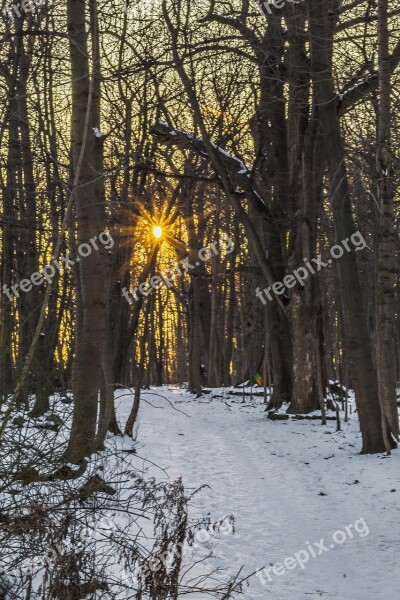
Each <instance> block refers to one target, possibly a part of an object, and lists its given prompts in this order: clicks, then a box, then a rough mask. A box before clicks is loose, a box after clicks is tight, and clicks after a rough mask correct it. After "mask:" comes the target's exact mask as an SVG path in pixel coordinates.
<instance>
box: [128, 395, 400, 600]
mask: <svg viewBox="0 0 400 600" xmlns="http://www.w3.org/2000/svg"><path fill="white" fill-rule="evenodd" d="M151 392H152V393H148V392H143V402H142V406H141V412H140V417H139V428H138V438H137V439H138V446H137V450H138V455H139V456H140V457H144V458H143V466H144V467H145V468H146V469H148V470H149V472H150V473H151V474H152V475H154V476H155V477H157V479H169V480H173V479H175V478H177V477H179V476H182V478H183V481H184V484H185V487H187V488H189V489H190V490H192V489H196V488H199V487H200V486H201V485H203V484H207V485H208V486H210V487H209V488H208V487H206V488H204V489H202V490H201V491H200V492H199V493H198V494H197V495H196V496H195V497H194V500H193V508H192V514H193V515H194V516H204V515H206V514H208V513H210V518H211V519H212V520H218V519H223V518H224V517H225V516H227V515H230V514H233V515H234V517H235V533H234V535H218V536H217V539H216V540H215V541H214V540H212V541H210V542H206V546H207V547H208V548H210V549H211V548H212V549H213V556H212V557H211V558H209V559H207V561H206V565H207V566H208V567H209V569H210V570H211V569H212V568H215V567H220V568H222V569H224V570H226V572H227V573H228V574H230V575H234V574H235V573H236V572H237V571H238V570H239V569H240V568H241V567H242V566H243V571H242V573H241V575H242V576H243V575H244V576H246V575H248V574H250V573H252V572H253V571H256V570H257V569H260V568H261V567H268V566H270V565H275V569H276V572H274V571H273V570H272V569H270V571H269V576H268V575H266V574H265V573H263V574H262V575H260V576H253V577H252V578H251V579H250V580H249V582H248V584H246V585H245V586H244V590H243V591H244V593H243V597H244V598H245V599H246V600H261V599H268V598H273V599H274V600H288V599H289V600H291V599H293V600H294V599H295V600H310V599H312V598H318V597H322V598H324V599H327V600H328V599H329V600H330V599H335V600H375V599H376V600H378V599H380V598H382V597H389V598H394V597H396V596H397V595H398V592H399V584H398V581H397V572H398V569H399V566H400V560H399V552H398V550H399V533H400V507H399V495H400V480H399V462H400V451H395V452H394V453H393V456H392V457H390V458H388V457H384V456H360V455H359V454H358V452H359V449H360V446H361V443H360V435H359V433H358V425H357V419H356V416H355V415H353V417H352V419H351V420H350V423H343V424H342V428H343V431H341V432H336V423H335V422H334V421H329V422H328V424H327V425H326V426H321V424H320V422H319V421H292V420H290V421H278V422H273V421H270V420H268V419H267V418H266V413H265V411H264V406H263V405H262V403H261V401H260V399H254V400H250V399H249V398H248V397H246V401H245V403H244V404H243V403H242V398H240V397H237V396H236V397H225V398H212V394H211V395H209V396H205V397H203V398H200V399H196V398H194V397H193V396H192V395H190V394H189V393H187V392H185V391H183V390H181V389H180V388H174V387H163V388H154V389H152V390H151ZM125 393H126V392H125ZM153 394H160V395H161V396H165V398H167V399H168V400H169V402H168V401H167V400H166V399H164V398H162V397H160V396H157V395H153ZM213 394H214V395H217V396H220V395H222V391H221V390H219V391H218V390H214V391H213ZM131 400H132V399H131V398H129V397H127V396H126V395H125V396H122V397H121V399H120V401H119V409H118V412H119V415H120V417H121V418H122V420H123V421H124V420H125V419H126V418H127V415H128V414H129V410H130V403H131ZM117 403H118V401H117ZM176 409H178V410H176ZM178 411H183V412H178ZM145 459H146V460H145ZM148 461H151V462H150V463H149V462H148ZM152 463H154V464H155V465H158V467H160V468H156V467H154V466H153V465H152ZM162 469H165V472H164V471H163V470H162ZM363 520H364V521H363ZM356 523H357V525H355V524H356ZM363 523H365V524H366V525H365V526H364V525H363ZM346 526H352V528H351V530H346ZM338 530H341V531H342V532H343V535H340V534H336V537H335V542H334V540H333V537H332V536H333V534H334V532H336V531H338ZM349 531H351V534H350V533H349ZM322 539H323V545H324V548H327V550H322V547H321V545H320V544H321V540H322ZM340 541H341V543H339V542H340ZM310 544H311V545H312V548H313V550H314V553H315V554H316V556H315V558H313V557H312V552H311V551H310V550H307V547H308V546H309V545H310ZM318 544H319V546H318ZM301 551H303V552H306V551H307V554H308V555H309V557H310V558H309V560H308V562H306V564H305V565H304V568H303V569H302V568H301V567H300V565H299V564H298V562H297V563H296V566H295V567H294V568H293V562H290V560H287V561H286V564H287V565H288V567H287V568H285V567H283V569H284V572H282V568H279V566H277V564H278V563H281V564H282V563H284V561H285V559H288V557H295V555H296V553H299V552H301ZM319 552H322V553H321V555H318V554H319ZM300 556H303V557H304V556H305V554H302V555H301V554H300ZM290 567H291V568H290ZM269 579H270V580H269ZM263 582H264V584H263ZM188 597H189V598H191V596H190V595H189V596H188ZM198 597H199V596H196V598H198Z"/></svg>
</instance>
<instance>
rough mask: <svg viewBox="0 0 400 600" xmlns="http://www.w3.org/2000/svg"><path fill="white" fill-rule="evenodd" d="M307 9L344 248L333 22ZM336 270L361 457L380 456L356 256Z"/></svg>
mask: <svg viewBox="0 0 400 600" xmlns="http://www.w3.org/2000/svg"><path fill="white" fill-rule="evenodd" d="M308 6H309V22H310V38H311V70H312V80H313V85H314V91H315V99H316V108H317V110H318V116H319V118H320V121H321V125H322V130H323V134H324V142H325V149H326V152H327V157H328V167H329V175H330V185H331V205H332V211H333V216H334V221H335V231H336V241H337V242H340V241H341V240H345V239H347V238H349V239H350V238H351V236H352V235H353V233H355V231H356V228H355V225H354V219H353V213H352V205H351V193H350V187H349V182H348V178H347V171H346V162H345V155H344V146H343V140H342V136H341V131H340V124H339V117H338V113H337V105H336V100H335V99H336V94H335V91H334V85H333V76H332V69H331V66H332V32H331V31H330V28H329V26H328V18H330V17H329V15H328V12H327V11H326V7H325V3H324V2H322V1H321V0H309V2H308ZM332 30H333V28H332ZM336 265H337V269H338V280H339V284H340V291H341V296H342V300H343V313H344V326H345V330H346V333H347V349H348V356H349V358H350V362H351V369H352V372H353V374H354V388H355V395H356V403H357V409H358V414H359V419H360V428H361V433H362V439H363V446H362V453H363V454H367V453H376V452H382V451H385V449H386V448H385V443H384V439H383V435H382V427H381V409H380V404H379V398H378V382H377V374H376V369H375V367H374V363H373V359H372V344H371V339H370V336H369V332H368V327H367V322H366V318H365V311H364V304H363V302H364V301H363V290H362V289H361V284H360V277H359V273H358V267H357V258H356V254H355V252H354V251H353V252H351V251H350V252H345V253H344V254H343V257H342V258H341V260H339V261H337V262H336Z"/></svg>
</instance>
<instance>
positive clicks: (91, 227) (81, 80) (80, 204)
mask: <svg viewBox="0 0 400 600" xmlns="http://www.w3.org/2000/svg"><path fill="white" fill-rule="evenodd" d="M85 8H86V6H85V0H68V3H67V17H68V34H69V42H70V43H69V46H70V56H71V67H72V156H73V166H74V171H75V172H76V170H77V169H79V167H80V176H79V182H78V187H77V189H76V191H75V200H76V224H77V243H78V246H79V245H80V244H87V243H88V242H89V240H90V239H91V238H95V237H96V236H98V235H99V233H100V232H101V231H104V229H105V225H106V223H105V217H104V181H103V178H102V177H101V176H99V173H98V172H97V170H96V169H95V165H96V163H97V162H98V158H96V155H97V154H98V153H101V152H102V139H101V138H100V139H98V138H96V137H95V136H94V135H93V128H94V127H99V126H100V123H99V111H98V102H99V98H98V97H96V93H97V94H98V87H97V86H96V82H95V81H92V84H90V77H89V55H88V54H89V53H88V44H87V32H86V24H85V17H86V11H85ZM95 29H96V30H97V26H96V27H95ZM93 64H94V67H93V79H94V80H95V79H96V78H97V77H98V75H99V73H98V68H99V64H98V57H97V56H93ZM82 136H83V138H84V139H85V136H87V138H86V145H85V146H84V147H82V143H83V144H85V142H82ZM81 149H82V152H81ZM80 161H81V165H79V163H80ZM104 258H105V257H104V252H102V251H101V250H100V249H99V250H96V251H95V250H93V251H92V252H91V253H90V254H89V255H88V256H86V257H85V258H83V259H82V260H80V262H79V266H78V269H79V280H80V292H81V294H79V295H77V305H78V311H81V315H82V318H81V319H77V321H76V323H77V326H76V331H75V360H74V368H73V392H74V415H73V422H72V429H71V435H70V440H69V445H68V449H67V459H68V460H70V461H71V462H75V463H78V462H80V461H81V460H82V459H83V458H84V457H85V456H87V455H89V454H90V453H91V452H93V450H94V449H95V442H96V428H97V409H98V394H99V384H100V375H101V360H102V355H103V345H104V339H105V319H106V298H107V294H106V281H105V277H104V271H105V264H104Z"/></svg>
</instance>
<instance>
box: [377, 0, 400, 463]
mask: <svg viewBox="0 0 400 600" xmlns="http://www.w3.org/2000/svg"><path fill="white" fill-rule="evenodd" d="M387 13H388V0H379V3H378V53H379V54H378V56H379V118H378V136H377V137H378V140H377V141H378V152H377V168H378V195H379V206H380V220H379V236H378V289H377V306H378V318H377V325H378V327H377V330H378V353H377V369H378V386H379V399H380V403H381V408H382V430H383V436H384V440H385V444H386V450H387V452H388V453H390V450H391V446H393V445H394V444H393V438H392V436H393V437H394V438H396V440H398V438H399V418H398V412H397V402H396V354H395V314H396V310H397V306H396V298H395V281H396V267H397V260H396V250H397V248H396V246H397V244H396V240H397V234H396V229H395V218H394V203H393V201H394V195H395V189H394V181H393V172H392V159H391V149H390V115H391V111H390V87H391V86H390V64H389V31H388V16H387Z"/></svg>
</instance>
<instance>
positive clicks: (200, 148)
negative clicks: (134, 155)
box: [150, 121, 253, 191]
mask: <svg viewBox="0 0 400 600" xmlns="http://www.w3.org/2000/svg"><path fill="white" fill-rule="evenodd" d="M150 133H151V134H152V135H153V136H154V137H155V138H156V139H157V140H158V141H159V142H160V143H162V144H164V145H165V146H176V147H177V148H179V149H180V150H191V151H193V152H196V154H198V155H200V156H202V157H204V158H206V159H208V160H209V161H210V162H211V157H210V156H209V154H208V152H207V149H206V146H205V144H204V142H203V140H202V138H201V137H196V136H194V135H193V134H192V133H188V132H187V131H183V130H181V129H176V128H172V127H170V126H169V125H167V124H166V123H164V122H163V121H158V123H157V124H156V125H153V127H151V129H150ZM212 145H213V148H214V149H215V150H216V151H217V152H218V156H219V159H220V161H221V163H222V164H223V166H224V168H225V169H226V171H227V173H228V174H229V178H230V181H231V182H232V184H233V185H234V187H235V188H241V189H242V190H244V191H253V183H252V178H251V173H252V171H251V169H249V168H247V167H246V166H245V164H244V163H243V162H242V161H241V160H240V159H239V158H236V157H235V156H232V155H231V154H229V152H226V151H225V150H224V149H223V148H220V147H219V146H218V145H217V144H212Z"/></svg>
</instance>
